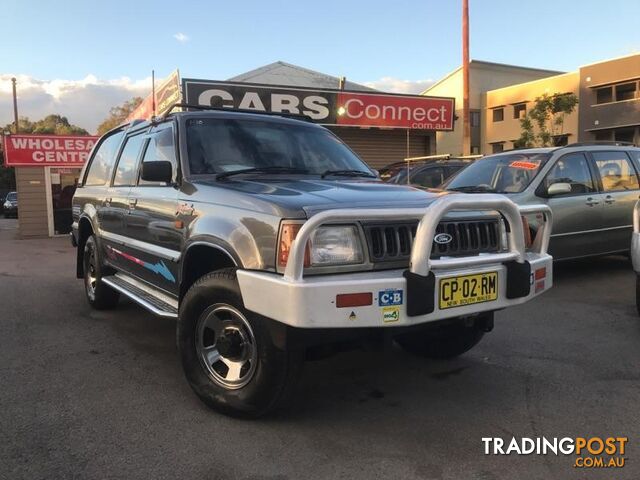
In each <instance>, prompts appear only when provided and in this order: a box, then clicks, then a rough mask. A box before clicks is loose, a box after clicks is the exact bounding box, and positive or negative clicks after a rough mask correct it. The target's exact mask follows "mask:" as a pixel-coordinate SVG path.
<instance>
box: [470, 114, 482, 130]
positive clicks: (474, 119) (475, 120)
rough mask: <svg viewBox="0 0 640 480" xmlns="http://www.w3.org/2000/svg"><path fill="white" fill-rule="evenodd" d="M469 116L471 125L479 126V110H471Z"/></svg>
mask: <svg viewBox="0 0 640 480" xmlns="http://www.w3.org/2000/svg"><path fill="white" fill-rule="evenodd" d="M469 118H470V122H471V126H472V127H479V126H480V112H478V111H477V110H476V111H473V112H471V116H470V117H469Z"/></svg>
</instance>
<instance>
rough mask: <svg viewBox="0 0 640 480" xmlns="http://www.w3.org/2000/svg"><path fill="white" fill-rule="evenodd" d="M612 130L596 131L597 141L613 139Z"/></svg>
mask: <svg viewBox="0 0 640 480" xmlns="http://www.w3.org/2000/svg"><path fill="white" fill-rule="evenodd" d="M612 133H613V132H612V131H611V130H600V131H599V132H595V134H594V137H595V141H596V142H610V141H611V140H612V138H611V137H612Z"/></svg>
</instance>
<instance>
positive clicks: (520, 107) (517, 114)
mask: <svg viewBox="0 0 640 480" xmlns="http://www.w3.org/2000/svg"><path fill="white" fill-rule="evenodd" d="M526 114H527V104H526V103H519V104H517V105H514V106H513V118H516V119H519V118H524V117H525V115H526Z"/></svg>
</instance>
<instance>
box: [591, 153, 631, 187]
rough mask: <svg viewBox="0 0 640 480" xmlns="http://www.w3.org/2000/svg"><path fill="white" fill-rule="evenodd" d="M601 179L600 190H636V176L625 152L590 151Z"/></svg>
mask: <svg viewBox="0 0 640 480" xmlns="http://www.w3.org/2000/svg"><path fill="white" fill-rule="evenodd" d="M592 155H593V159H594V160H595V161H596V167H598V172H599V173H600V179H601V180H602V190H603V191H605V192H619V191H623V190H638V176H637V175H636V171H635V169H634V168H633V165H631V160H629V157H628V156H627V154H626V153H625V152H622V151H618V152H592Z"/></svg>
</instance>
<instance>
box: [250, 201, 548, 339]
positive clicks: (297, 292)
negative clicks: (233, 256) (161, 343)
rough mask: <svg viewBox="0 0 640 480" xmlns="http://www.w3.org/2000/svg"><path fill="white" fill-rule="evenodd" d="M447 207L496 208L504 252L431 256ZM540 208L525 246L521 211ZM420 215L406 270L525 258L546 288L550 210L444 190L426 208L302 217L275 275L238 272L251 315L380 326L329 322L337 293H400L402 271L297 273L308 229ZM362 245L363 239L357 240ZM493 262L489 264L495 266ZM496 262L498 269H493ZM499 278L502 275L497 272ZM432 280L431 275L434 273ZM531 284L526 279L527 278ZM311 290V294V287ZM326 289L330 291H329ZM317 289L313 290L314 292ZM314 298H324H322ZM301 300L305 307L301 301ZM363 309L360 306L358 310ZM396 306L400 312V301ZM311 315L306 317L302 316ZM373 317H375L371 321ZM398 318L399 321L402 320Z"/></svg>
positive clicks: (309, 323)
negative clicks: (541, 271)
mask: <svg viewBox="0 0 640 480" xmlns="http://www.w3.org/2000/svg"><path fill="white" fill-rule="evenodd" d="M453 211H457V212H459V211H474V212H478V211H498V212H500V214H502V215H503V216H504V218H505V220H506V221H507V223H508V225H509V231H508V232H507V236H508V251H504V252H498V253H487V254H480V255H474V256H468V257H449V258H440V259H432V258H430V257H431V249H432V244H433V237H434V236H435V235H436V228H437V226H438V224H439V223H440V221H441V220H442V219H443V218H444V217H445V216H446V215H447V214H448V213H450V212H453ZM526 214H541V215H542V216H543V218H544V222H543V223H542V225H541V229H542V231H539V232H538V234H537V235H536V239H535V242H534V244H533V245H532V248H531V249H530V251H528V252H527V251H526V250H525V242H524V232H523V222H522V217H521V216H522V215H526ZM415 219H420V222H419V224H418V228H417V231H416V235H415V237H414V239H413V243H412V247H411V257H410V266H409V272H410V273H411V274H413V275H417V276H419V277H422V278H424V277H428V276H429V275H430V274H431V273H432V272H435V273H437V274H438V276H441V275H443V274H446V276H451V275H452V274H455V273H463V274H470V273H475V272H476V271H477V272H482V271H487V266H494V267H495V268H498V267H497V266H500V265H504V264H506V263H509V262H516V263H518V264H525V263H526V262H529V263H530V264H532V265H533V266H535V267H539V266H543V267H546V270H547V271H548V273H547V275H548V281H547V284H546V285H548V286H547V287H545V288H544V289H546V288H548V287H550V286H551V261H552V259H551V257H550V256H549V255H548V254H547V249H548V245H549V237H550V234H551V225H552V214H551V209H550V208H549V207H548V206H546V205H529V206H524V207H518V206H517V205H516V204H515V203H513V202H512V201H511V200H509V199H508V198H507V197H505V196H503V195H497V194H475V195H474V194H451V195H444V196H442V197H440V198H438V199H437V200H435V201H434V202H433V203H431V204H430V205H429V206H428V207H427V208H401V209H385V208H376V209H361V208H359V209H335V210H326V211H323V212H320V213H318V214H315V215H313V216H312V217H311V218H310V219H309V220H307V221H306V222H305V223H304V224H303V226H302V227H301V228H300V231H299V232H298V234H297V235H296V239H295V240H294V242H293V243H292V245H291V249H290V253H289V258H288V261H287V265H286V267H285V271H284V275H283V276H280V275H277V274H274V273H266V272H252V271H247V270H238V281H239V283H240V288H241V292H242V296H243V300H244V303H245V306H246V307H247V308H248V309H249V310H252V311H255V312H256V313H259V314H261V315H264V316H267V317H269V318H272V319H274V320H277V321H281V322H283V323H286V324H289V325H292V326H297V327H307V328H311V327H313V328H323V327H357V326H367V327H371V326H385V325H383V324H382V323H381V322H379V321H378V323H377V324H375V323H374V322H375V321H374V320H373V319H372V318H370V315H367V314H366V313H367V312H366V311H365V312H363V313H364V315H363V316H364V317H365V320H364V321H361V322H358V323H355V322H354V323H353V324H349V323H346V324H344V320H343V319H340V320H338V321H336V320H335V313H336V304H335V297H336V294H340V293H344V292H347V293H349V292H352V291H359V289H369V290H371V291H375V290H376V289H384V288H388V287H392V288H395V287H396V286H398V285H404V286H405V291H406V282H407V280H406V279H405V278H404V277H403V273H405V272H403V270H404V269H402V270H392V271H365V272H359V273H346V274H345V273H341V274H340V273H336V274H331V275H315V276H307V277H305V276H304V255H305V248H306V245H307V242H308V241H309V239H310V237H311V234H312V233H313V231H314V230H315V229H317V228H318V227H320V226H321V225H326V224H332V223H333V224H335V223H344V222H353V223H356V222H361V221H378V220H394V221H402V220H415ZM363 247H364V248H366V244H365V245H364V246H363ZM495 268H494V270H495ZM500 268H501V267H500ZM503 276H504V275H503ZM434 278H435V277H434ZM532 283H533V282H532ZM314 290H315V292H314ZM501 290H502V291H501V297H504V296H505V295H504V291H506V286H504V285H502V286H501ZM332 292H333V293H332ZM538 293H540V292H538V291H537V289H536V292H534V293H533V294H528V295H525V296H524V297H525V298H517V299H512V300H508V299H506V298H500V299H499V301H495V302H491V303H487V304H476V305H475V308H470V306H466V307H462V308H453V309H450V310H447V311H445V310H439V309H436V311H434V312H433V313H430V314H428V315H419V316H413V315H412V317H411V322H410V323H411V324H418V323H423V322H427V321H433V320H438V319H442V318H447V317H454V316H459V315H464V314H471V313H477V312H479V311H484V310H495V309H498V308H504V307H506V306H509V305H512V304H518V303H522V302H523V301H526V300H527V299H528V298H531V297H533V296H535V295H537V294H538ZM316 294H317V295H316ZM319 297H323V298H324V300H322V299H320V298H319ZM305 302H307V303H309V304H310V306H308V305H305ZM361 310H367V309H361ZM403 312H404V313H405V314H406V310H405V309H404V307H403ZM352 313H354V315H355V316H356V317H357V316H358V308H354V309H353V312H352ZM307 317H311V318H307ZM378 320H379V319H378ZM407 323H408V322H403V323H402V324H407Z"/></svg>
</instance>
